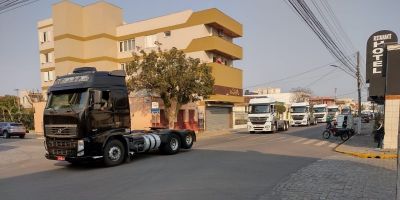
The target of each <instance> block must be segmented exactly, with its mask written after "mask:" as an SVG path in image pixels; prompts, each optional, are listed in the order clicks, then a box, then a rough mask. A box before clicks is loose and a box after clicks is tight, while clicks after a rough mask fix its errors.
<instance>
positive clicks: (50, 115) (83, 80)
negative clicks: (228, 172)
mask: <svg viewBox="0 0 400 200" xmlns="http://www.w3.org/2000/svg"><path fill="white" fill-rule="evenodd" d="M43 123H44V136H45V143H44V146H45V149H46V153H45V156H46V158H47V159H51V160H65V161H68V162H70V163H80V162H81V161H92V160H101V161H103V162H104V164H105V165H106V166H114V165H118V164H121V163H122V162H124V161H126V160H128V159H131V158H132V157H133V155H134V154H137V153H144V152H149V151H155V150H160V151H161V152H163V153H165V154H175V153H177V152H179V150H180V149H190V148H191V147H192V145H193V142H194V141H196V135H195V133H194V131H192V130H170V129H163V128H152V129H150V130H147V131H146V130H141V131H134V130H131V129H130V126H131V122H130V109H129V99H128V90H127V87H126V83H125V72H124V71H122V70H116V71H112V72H105V71H96V69H95V68H93V67H82V68H77V69H75V70H74V71H73V73H72V74H68V75H65V76H61V77H57V79H56V80H55V82H54V84H53V86H51V87H50V88H49V90H48V101H47V104H46V107H45V110H44V119H43Z"/></svg>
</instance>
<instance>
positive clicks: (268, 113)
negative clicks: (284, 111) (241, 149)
mask: <svg viewBox="0 0 400 200" xmlns="http://www.w3.org/2000/svg"><path fill="white" fill-rule="evenodd" d="M277 103H278V102H276V101H275V99H273V98H269V97H263V98H253V99H250V101H249V107H248V121H247V129H248V131H249V132H250V133H255V132H276V131H286V130H288V129H289V120H285V119H279V117H278V112H277V107H276V106H277Z"/></svg>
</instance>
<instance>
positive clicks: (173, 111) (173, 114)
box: [165, 100, 181, 129]
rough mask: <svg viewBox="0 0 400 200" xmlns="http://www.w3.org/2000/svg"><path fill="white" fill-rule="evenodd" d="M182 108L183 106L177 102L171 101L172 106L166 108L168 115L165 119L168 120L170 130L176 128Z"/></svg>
mask: <svg viewBox="0 0 400 200" xmlns="http://www.w3.org/2000/svg"><path fill="white" fill-rule="evenodd" d="M180 107H181V106H180V105H179V104H178V102H177V101H176V100H171V106H170V107H166V108H165V114H166V115H165V117H166V118H167V121H168V128H169V129H174V128H175V122H176V119H177V113H178V110H179V109H180Z"/></svg>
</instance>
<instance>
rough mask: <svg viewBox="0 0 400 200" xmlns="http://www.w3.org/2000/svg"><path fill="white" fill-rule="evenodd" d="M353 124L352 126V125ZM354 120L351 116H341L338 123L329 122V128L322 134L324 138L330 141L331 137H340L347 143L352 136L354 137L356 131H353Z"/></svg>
mask: <svg viewBox="0 0 400 200" xmlns="http://www.w3.org/2000/svg"><path fill="white" fill-rule="evenodd" d="M350 124H351V125H350ZM352 124H353V118H352V116H351V117H350V115H339V116H338V121H335V122H334V123H333V124H332V122H327V126H326V128H325V130H324V132H322V137H323V138H324V139H329V138H330V137H331V136H334V137H340V139H342V141H346V140H348V139H349V138H350V136H352V135H354V130H353V129H352Z"/></svg>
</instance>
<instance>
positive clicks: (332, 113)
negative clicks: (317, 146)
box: [327, 105, 340, 121]
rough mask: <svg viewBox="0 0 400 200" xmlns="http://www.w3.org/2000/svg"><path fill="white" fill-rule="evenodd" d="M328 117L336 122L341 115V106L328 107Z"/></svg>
mask: <svg viewBox="0 0 400 200" xmlns="http://www.w3.org/2000/svg"><path fill="white" fill-rule="evenodd" d="M327 108H328V116H329V117H330V118H331V119H332V120H334V121H336V118H337V116H338V115H339V113H340V112H339V106H337V105H332V106H328V107H327Z"/></svg>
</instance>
